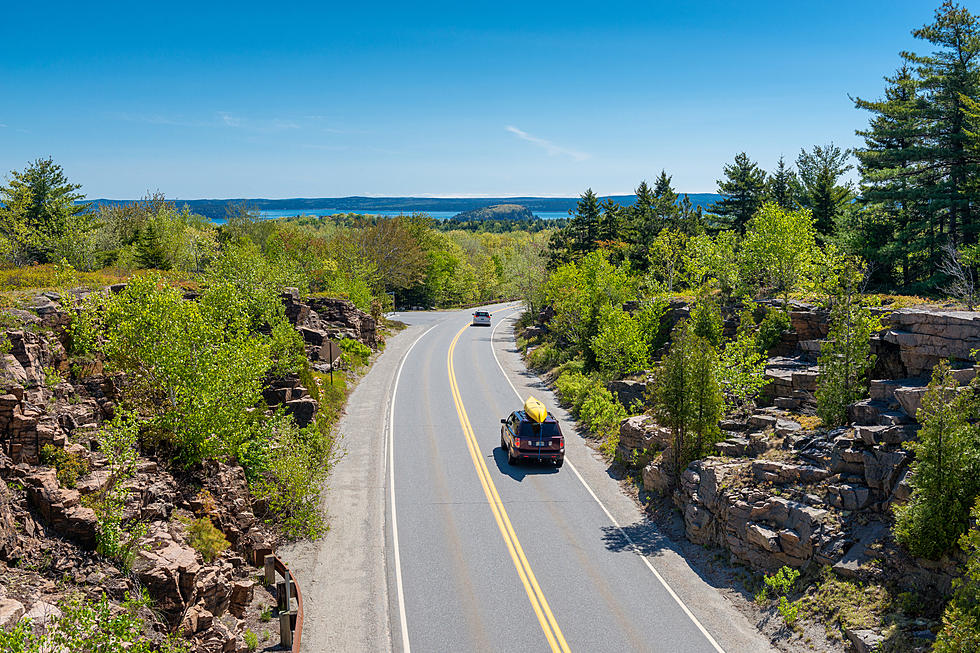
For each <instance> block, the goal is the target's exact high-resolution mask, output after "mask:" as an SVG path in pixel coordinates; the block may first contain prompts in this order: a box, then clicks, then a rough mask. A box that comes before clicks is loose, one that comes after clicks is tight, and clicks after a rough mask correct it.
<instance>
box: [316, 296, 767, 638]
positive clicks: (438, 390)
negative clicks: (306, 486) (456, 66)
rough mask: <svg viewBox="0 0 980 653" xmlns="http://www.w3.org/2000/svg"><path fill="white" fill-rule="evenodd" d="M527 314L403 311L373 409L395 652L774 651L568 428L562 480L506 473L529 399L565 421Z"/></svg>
mask: <svg viewBox="0 0 980 653" xmlns="http://www.w3.org/2000/svg"><path fill="white" fill-rule="evenodd" d="M516 308H517V307H516V305H508V306H506V307H503V306H495V307H492V309H493V310H494V311H495V312H494V316H493V323H494V326H493V327H492V328H485V327H482V328H481V327H469V326H467V324H468V321H469V315H470V311H460V312H450V313H401V314H398V315H396V316H395V317H396V318H397V319H400V320H402V321H404V322H407V323H409V324H411V325H413V328H411V329H409V330H407V331H406V332H405V333H404V334H403V335H400V336H398V337H399V338H403V337H406V336H407V337H409V338H411V339H412V343H411V344H410V345H407V346H406V344H405V343H402V346H401V347H399V349H400V351H401V352H404V353H403V354H401V356H400V360H399V361H398V369H397V370H396V374H397V376H396V380H395V382H394V384H393V386H392V388H391V391H392V396H391V397H390V399H391V401H390V402H389V404H388V405H386V406H381V405H377V406H375V407H374V408H375V410H377V411H381V410H385V411H386V412H388V419H389V429H388V430H387V433H386V437H387V438H389V442H388V443H387V446H386V448H385V452H386V459H387V463H388V465H389V467H388V469H387V470H386V472H385V476H386V482H387V488H386V490H385V492H386V494H387V497H386V498H387V506H386V520H385V521H386V524H385V531H386V533H385V535H386V552H387V555H386V556H385V559H386V567H387V569H386V571H387V579H388V588H387V595H386V596H387V600H388V605H389V608H390V611H389V622H388V623H389V629H388V630H389V632H390V634H391V637H392V648H393V649H394V650H402V651H408V650H415V651H426V652H427V651H439V652H441V651H547V650H553V651H670V652H688V651H690V652H702V651H703V652H711V651H721V650H724V651H728V652H730V653H734V652H736V651H752V652H755V651H764V650H767V649H768V648H769V647H768V643H767V642H766V640H765V639H763V638H762V637H761V636H759V635H758V633H757V632H756V631H755V629H754V628H752V627H751V625H750V624H749V623H748V622H747V621H746V620H745V618H744V617H743V616H742V615H741V614H739V613H738V612H737V611H736V610H735V609H734V608H733V607H732V606H731V604H730V603H728V601H727V600H726V599H724V597H722V596H721V595H720V594H719V593H718V592H717V591H716V590H714V589H713V588H711V587H710V586H709V585H707V584H706V583H705V582H704V581H702V580H701V579H700V578H699V577H698V576H697V575H696V574H695V573H694V572H693V571H692V570H691V569H690V568H689V567H688V566H687V564H686V562H685V561H684V560H683V559H682V558H680V557H679V556H678V555H677V554H676V553H674V552H673V551H672V550H671V549H670V548H669V545H668V543H667V542H665V541H664V540H663V538H661V537H660V536H659V534H658V533H657V532H656V530H655V528H654V527H653V526H652V525H650V524H648V523H646V522H645V521H644V520H643V517H642V513H640V511H639V510H637V508H636V506H635V505H634V504H633V502H632V500H631V499H629V498H628V497H626V496H625V495H624V494H622V493H621V491H620V489H619V487H618V485H617V483H616V481H614V480H612V479H611V478H609V476H608V475H607V474H606V473H605V465H604V464H603V463H602V462H601V461H600V460H598V459H597V457H596V456H595V455H594V453H593V452H592V451H591V449H589V448H588V447H587V446H586V445H585V444H584V442H583V441H582V439H581V438H580V437H579V436H577V435H575V432H574V430H573V429H572V428H570V427H566V428H565V436H566V464H565V466H564V468H562V469H561V470H556V469H555V468H553V467H550V466H511V465H509V464H508V463H507V457H506V454H505V453H504V452H503V451H502V450H501V449H500V444H499V441H500V418H501V417H504V416H506V415H507V414H508V413H509V412H510V411H512V410H515V409H517V408H519V407H520V406H521V405H522V403H523V400H522V399H521V398H523V397H525V396H526V395H527V393H528V392H534V394H535V395H536V396H538V397H539V398H540V399H541V400H542V401H544V403H545V404H546V405H547V406H548V408H549V410H552V412H554V413H555V414H556V415H557V416H558V417H559V419H560V420H563V423H565V422H564V420H568V419H569V418H568V416H567V415H566V414H565V413H564V411H562V410H561V409H560V408H558V407H557V406H556V405H555V398H554V397H553V396H552V395H551V393H550V392H548V391H547V389H546V388H544V387H542V386H541V384H540V382H539V381H538V380H537V379H536V378H534V377H533V376H531V375H528V374H527V373H526V371H525V370H524V368H523V365H522V364H521V362H520V359H519V357H518V356H517V353H516V351H515V350H514V344H513V336H512V322H513V318H514V317H516V315H517V311H516ZM409 347H410V349H409ZM387 353H388V352H386V355H387ZM498 361H499V362H498ZM388 366H389V368H391V367H393V365H392V363H391V362H390V361H389V363H388ZM519 396H520V397H521V398H519ZM620 525H622V527H620ZM301 582H302V580H301ZM310 650H316V649H315V648H314V649H310Z"/></svg>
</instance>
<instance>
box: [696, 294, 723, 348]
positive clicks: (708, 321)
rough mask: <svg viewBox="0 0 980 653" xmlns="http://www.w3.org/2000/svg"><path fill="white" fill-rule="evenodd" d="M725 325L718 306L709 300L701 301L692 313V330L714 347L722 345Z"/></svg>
mask: <svg viewBox="0 0 980 653" xmlns="http://www.w3.org/2000/svg"><path fill="white" fill-rule="evenodd" d="M723 328H724V323H723V322H722V319H721V311H720V310H719V309H718V305H717V304H715V303H714V302H712V301H709V300H701V301H699V302H698V303H697V304H695V305H694V309H693V310H692V311H691V330H692V331H694V334H695V335H696V336H698V337H699V338H703V339H704V340H707V341H708V342H710V343H711V346H712V347H717V346H718V345H720V344H721V338H722V330H723Z"/></svg>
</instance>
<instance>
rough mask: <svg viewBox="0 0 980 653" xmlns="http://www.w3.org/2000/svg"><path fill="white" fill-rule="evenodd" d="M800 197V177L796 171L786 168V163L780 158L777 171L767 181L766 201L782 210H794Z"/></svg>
mask: <svg viewBox="0 0 980 653" xmlns="http://www.w3.org/2000/svg"><path fill="white" fill-rule="evenodd" d="M799 195H800V180H799V177H797V175H796V171H794V170H793V169H792V168H789V167H787V166H786V161H785V160H784V159H783V157H782V156H780V157H779V163H777V164H776V171H775V172H774V173H772V174H771V175H770V176H769V178H768V179H767V180H766V201H768V202H773V203H774V204H776V205H777V206H779V207H780V208H783V209H789V210H793V209H795V208H796V200H797V198H798V197H799Z"/></svg>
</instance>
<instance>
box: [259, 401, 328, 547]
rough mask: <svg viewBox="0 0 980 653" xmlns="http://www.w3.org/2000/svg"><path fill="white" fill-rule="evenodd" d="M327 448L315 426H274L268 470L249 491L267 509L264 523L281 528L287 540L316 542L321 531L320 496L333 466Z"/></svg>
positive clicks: (288, 423)
mask: <svg viewBox="0 0 980 653" xmlns="http://www.w3.org/2000/svg"><path fill="white" fill-rule="evenodd" d="M331 446H332V441H331V440H330V438H329V434H328V433H326V432H324V431H322V430H320V429H319V428H317V424H313V425H311V426H309V427H307V428H305V429H300V428H297V427H296V425H295V423H294V422H292V420H289V419H281V420H280V421H279V422H278V423H277V424H276V427H275V435H274V443H273V445H272V447H271V452H270V457H269V468H268V470H267V471H266V472H265V473H264V474H263V475H262V477H261V478H260V479H259V480H258V481H256V483H254V484H253V487H252V489H253V492H254V494H255V496H256V497H257V498H258V499H260V500H262V501H263V502H265V504H266V505H267V506H268V515H267V519H268V521H270V522H273V523H278V524H279V525H281V527H282V529H283V531H284V532H285V534H286V535H287V536H288V537H292V538H299V537H308V538H311V539H316V538H318V537H320V536H321V535H322V534H323V532H324V530H325V524H324V518H323V513H322V512H321V510H320V496H321V491H322V488H323V482H324V480H325V479H326V477H327V475H328V474H329V472H330V468H331V465H332V463H333V460H332V459H331V456H332V455H333V452H332V448H331Z"/></svg>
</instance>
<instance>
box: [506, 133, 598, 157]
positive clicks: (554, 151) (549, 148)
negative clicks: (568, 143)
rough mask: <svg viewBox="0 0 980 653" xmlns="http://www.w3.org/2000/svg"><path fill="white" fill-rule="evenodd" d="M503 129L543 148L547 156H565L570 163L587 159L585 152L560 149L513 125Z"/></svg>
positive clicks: (565, 148) (560, 147)
mask: <svg viewBox="0 0 980 653" xmlns="http://www.w3.org/2000/svg"><path fill="white" fill-rule="evenodd" d="M504 129H506V130H507V131H509V132H510V133H511V134H514V135H515V136H517V137H518V138H520V139H522V140H525V141H527V142H529V143H534V144H535V145H537V146H538V147H540V148H543V149H544V151H545V152H547V153H548V156H567V157H568V158H570V159H571V160H572V161H585V160H586V159H588V158H589V155H588V154H586V153H585V152H581V151H579V150H573V149H570V148H567V147H562V146H561V145H557V144H555V143H552V142H551V141H549V140H547V139H544V138H539V137H537V136H533V135H532V134H528V133H527V132H526V131H524V130H523V129H518V128H517V127H514V126H513V125H507V126H506V127H504Z"/></svg>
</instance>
